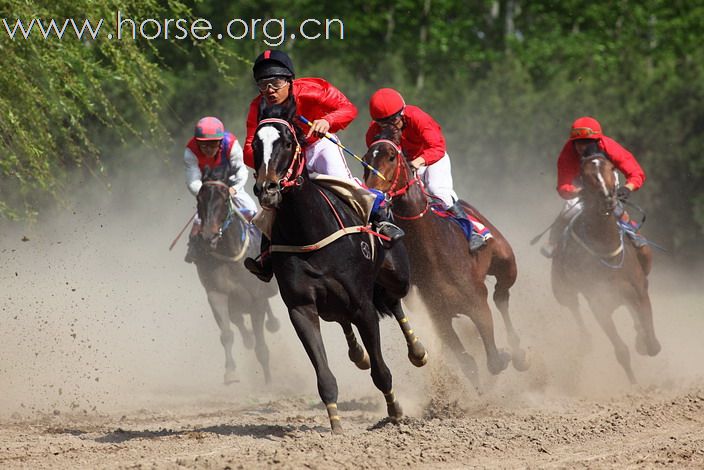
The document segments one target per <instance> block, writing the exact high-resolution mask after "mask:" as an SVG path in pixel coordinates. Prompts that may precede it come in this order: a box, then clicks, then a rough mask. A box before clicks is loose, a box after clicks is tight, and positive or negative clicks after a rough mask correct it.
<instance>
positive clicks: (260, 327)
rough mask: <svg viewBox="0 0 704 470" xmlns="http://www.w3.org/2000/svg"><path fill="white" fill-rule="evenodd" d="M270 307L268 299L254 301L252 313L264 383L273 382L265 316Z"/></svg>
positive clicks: (257, 352)
mask: <svg viewBox="0 0 704 470" xmlns="http://www.w3.org/2000/svg"><path fill="white" fill-rule="evenodd" d="M267 307H268V303H267V301H266V300H259V301H257V302H255V303H254V305H253V307H252V308H253V309H254V310H253V311H252V313H251V314H250V317H251V318H252V331H254V341H255V344H254V353H255V354H256V356H257V361H259V364H260V365H261V366H262V371H263V372H264V383H266V384H267V385H269V384H270V383H271V369H270V368H269V348H268V347H267V345H266V339H265V338H264V318H265V316H266V313H265V310H266V308H267Z"/></svg>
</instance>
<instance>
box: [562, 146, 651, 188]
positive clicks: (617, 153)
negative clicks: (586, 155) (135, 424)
mask: <svg viewBox="0 0 704 470" xmlns="http://www.w3.org/2000/svg"><path fill="white" fill-rule="evenodd" d="M598 145H599V148H600V149H601V150H602V151H603V152H604V153H605V154H606V156H607V157H608V158H609V160H611V163H613V164H614V166H615V167H616V168H618V169H619V170H620V171H621V172H622V173H623V174H624V175H625V176H626V183H630V184H632V185H633V190H634V191H636V190H638V188H640V187H641V186H643V182H644V181H645V172H644V171H643V168H641V166H640V165H639V164H638V162H637V161H636V159H635V157H634V156H633V154H632V153H631V152H629V151H628V150H626V149H625V148H623V147H622V146H621V145H620V144H619V143H618V142H616V141H615V140H614V139H612V138H610V137H606V136H602V137H600V138H599V139H598ZM579 167H580V162H579V156H578V155H577V152H576V151H575V149H574V144H573V143H572V141H571V140H570V141H568V142H567V143H566V144H565V145H564V147H562V151H561V152H560V156H559V157H558V159H557V192H558V193H559V194H560V196H561V197H562V198H564V199H572V198H573V197H575V196H576V195H577V189H578V188H577V186H576V185H575V181H576V180H577V178H578V177H579Z"/></svg>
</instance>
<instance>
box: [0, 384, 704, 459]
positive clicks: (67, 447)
mask: <svg viewBox="0 0 704 470" xmlns="http://www.w3.org/2000/svg"><path fill="white" fill-rule="evenodd" d="M377 401H378V400H377ZM316 402H317V400H316V398H315V397H307V398H306V399H303V398H297V399H280V400H276V401H273V402H268V403H261V404H257V405H250V406H243V407H233V406H228V405H226V404H218V403H201V404H199V406H198V408H199V409H198V410H197V411H196V410H194V409H189V408H187V407H184V408H178V409H169V410H164V411H161V412H151V411H147V410H142V411H141V412H139V413H135V414H133V415H130V417H125V416H123V417H120V416H119V415H95V416H81V415H80V414H74V415H59V416H54V415H47V416H45V417H43V418H39V419H34V420H27V421H24V420H11V421H9V422H6V423H4V426H3V429H2V431H0V441H1V442H2V451H1V452H0V466H2V467H3V468H8V467H27V468H59V467H60V468H97V467H105V468H134V467H136V468H173V467H187V468H224V467H231V468H257V467H259V468H261V467H278V468H296V467H301V468H302V467H305V468H332V467H347V468H400V467H406V468H407V467H409V466H410V467H411V468H418V467H425V468H457V467H505V468H517V467H565V468H575V467H601V468H603V467H618V468H623V467H654V466H670V467H673V468H683V467H691V468H701V467H702V466H704V389H702V388H698V389H692V390H689V391H687V392H680V393H669V392H664V391H655V390H650V391H643V392H638V393H634V394H630V395H627V396H624V397H620V398H618V399H613V400H607V401H599V402H595V401H587V400H569V401H559V402H555V403H553V404H551V405H550V406H540V407H535V406H531V405H529V404H519V403H516V402H513V403H511V404H504V405H500V404H486V403H478V404H477V405H475V406H471V407H469V408H468V409H466V410H462V409H460V408H459V407H457V406H453V405H450V404H448V403H445V404H444V406H435V408H437V409H435V408H434V407H433V406H432V405H431V406H429V407H428V409H426V412H425V415H424V416H423V417H420V418H405V419H404V421H403V422H402V423H401V424H400V425H398V426H395V425H391V424H385V423H384V422H383V421H381V422H379V421H377V420H378V419H379V417H380V416H382V410H380V409H378V408H377V407H376V406H375V405H373V404H371V403H369V402H366V401H365V402H350V403H341V409H342V410H343V411H344V420H345V421H344V422H345V427H346V434H345V435H343V436H333V435H331V434H330V433H329V431H328V429H327V423H326V421H327V420H326V418H325V416H324V415H325V413H324V410H323V409H322V407H320V406H318V405H317V404H314V405H312V404H311V403H316ZM436 405H437V404H436Z"/></svg>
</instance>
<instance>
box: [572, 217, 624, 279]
mask: <svg viewBox="0 0 704 470" xmlns="http://www.w3.org/2000/svg"><path fill="white" fill-rule="evenodd" d="M583 212H584V209H582V210H580V211H579V212H577V213H576V214H575V215H574V217H572V220H570V222H569V224H568V225H567V229H566V230H568V231H569V233H570V236H571V237H572V239H573V240H574V241H576V242H577V243H578V244H579V246H581V247H582V248H583V249H584V250H585V251H586V252H587V253H589V254H590V255H591V256H593V257H595V258H597V259H598V260H599V262H600V263H601V264H603V265H604V266H606V267H608V268H611V269H621V268H622V267H623V261H624V259H625V257H626V250H625V249H624V248H625V247H624V243H623V230H622V229H620V228H619V229H618V230H619V244H618V247H617V248H616V249H614V250H612V251H610V252H609V253H599V252H597V251H596V250H594V249H593V248H592V247H590V246H589V244H588V243H587V242H586V241H585V240H584V239H583V238H582V237H580V236H579V234H578V233H577V231H576V230H575V228H574V224H575V222H576V221H577V219H579V217H580V216H581V215H582V214H583ZM619 254H620V255H621V258H620V259H619V260H618V262H617V263H615V264H612V263H609V262H608V260H610V259H612V258H615V257H616V256H618V255H619Z"/></svg>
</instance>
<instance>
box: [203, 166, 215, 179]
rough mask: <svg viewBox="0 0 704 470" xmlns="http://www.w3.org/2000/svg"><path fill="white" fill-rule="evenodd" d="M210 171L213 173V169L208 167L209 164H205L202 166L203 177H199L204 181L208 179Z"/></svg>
mask: <svg viewBox="0 0 704 470" xmlns="http://www.w3.org/2000/svg"><path fill="white" fill-rule="evenodd" d="M212 173H213V170H212V169H211V168H210V166H209V165H205V168H203V177H202V178H201V179H202V180H204V181H205V180H207V179H209V178H210V176H211V175H212Z"/></svg>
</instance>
